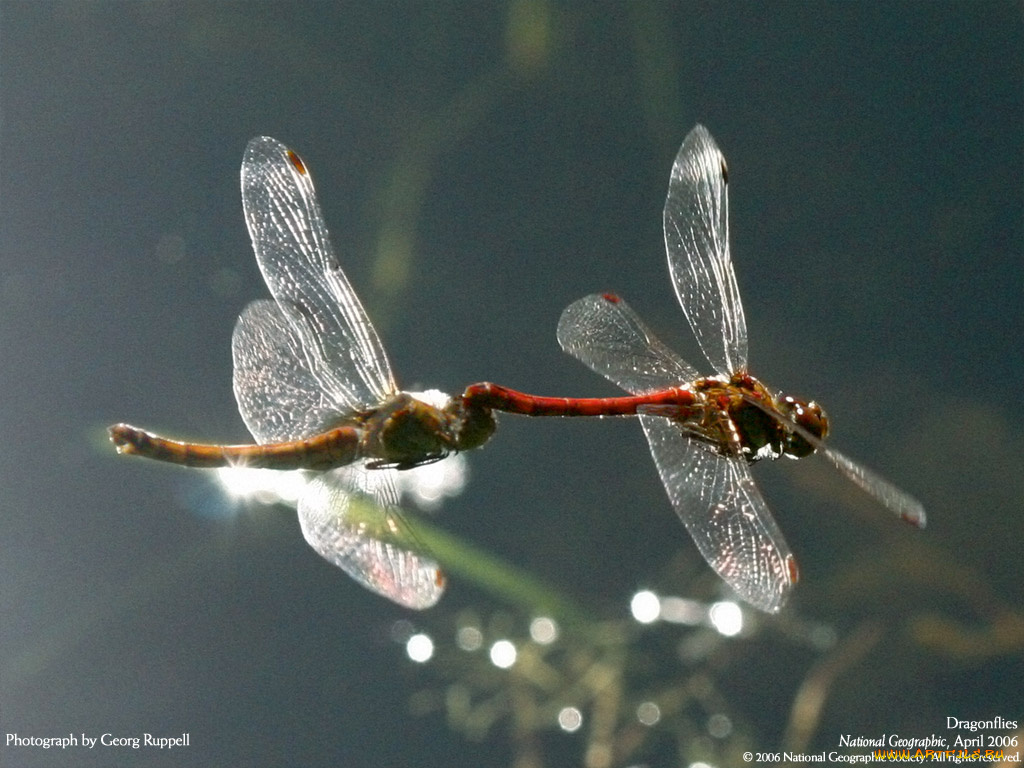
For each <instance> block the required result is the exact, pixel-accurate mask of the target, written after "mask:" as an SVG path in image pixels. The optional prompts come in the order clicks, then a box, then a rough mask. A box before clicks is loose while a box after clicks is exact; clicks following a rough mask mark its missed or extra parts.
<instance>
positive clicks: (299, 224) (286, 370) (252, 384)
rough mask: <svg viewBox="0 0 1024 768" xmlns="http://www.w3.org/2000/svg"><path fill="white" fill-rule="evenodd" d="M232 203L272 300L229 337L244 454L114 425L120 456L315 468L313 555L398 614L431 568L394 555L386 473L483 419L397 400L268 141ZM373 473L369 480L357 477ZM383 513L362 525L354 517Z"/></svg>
mask: <svg viewBox="0 0 1024 768" xmlns="http://www.w3.org/2000/svg"><path fill="white" fill-rule="evenodd" d="M242 207H243V210H244V212H245V221H246V224H247V226H248V228H249V235H250V236H251V237H252V244H253V249H254V250H255V252H256V261H257V262H258V263H259V266H260V271H261V272H262V273H263V277H264V280H265V281H266V283H267V287H268V288H269V289H270V293H271V295H272V296H273V297H274V298H273V300H266V299H262V300H257V301H253V302H252V303H250V304H249V305H248V306H247V307H246V308H245V310H244V311H243V312H242V314H241V316H240V317H239V318H238V322H237V324H236V325H235V331H234V336H233V338H232V352H233V357H234V391H235V398H236V400H237V401H238V409H239V411H240V412H241V414H242V418H243V420H244V421H245V424H246V426H247V427H248V428H249V431H250V432H251V433H252V434H253V436H254V437H255V438H256V441H257V443H258V444H257V445H234V446H225V445H207V444H198V443H184V442H178V441H174V440H168V439H166V438H162V437H159V436H157V435H153V434H150V433H148V432H144V431H142V430H140V429H137V428H135V427H132V426H129V425H127V424H117V425H115V426H113V427H111V428H110V437H111V440H112V441H113V442H114V445H115V446H116V447H117V450H118V452H119V453H127V454H135V455H139V456H145V457H148V458H151V459H158V460H161V461H168V462H172V463H176V464H184V465H187V466H193V467H220V466H245V467H262V468H269V469H310V470H321V471H323V474H320V475H318V476H317V477H316V478H314V479H313V480H311V481H310V482H309V483H308V485H307V486H306V489H305V491H304V492H303V494H302V495H301V497H300V499H299V504H298V511H299V521H300V523H301V525H302V532H303V534H304V535H305V537H306V540H307V541H308V542H309V544H310V545H311V546H312V547H313V549H315V550H316V551H317V552H318V553H319V554H320V555H321V556H323V557H324V558H325V559H327V560H328V561H330V562H332V563H334V564H335V565H337V566H339V567H341V568H342V569H343V570H344V571H345V572H346V573H348V574H349V575H350V576H352V577H353V578H354V579H356V580H357V581H359V582H360V583H361V584H363V585H364V586H366V587H368V588H369V589H371V590H373V591H375V592H378V593H380V594H382V595H384V596H385V597H388V598H390V599H392V600H394V601H395V602H397V603H400V604H401V605H405V606H408V607H410V608H426V607H429V606H431V605H433V604H434V603H435V602H437V600H438V598H439V597H440V596H441V593H442V591H443V582H444V579H443V576H442V575H441V572H440V570H439V568H438V565H437V563H436V562H434V561H433V560H431V559H429V558H427V557H423V556H421V555H418V554H416V553H414V552H412V551H409V550H407V549H405V548H404V547H403V546H401V543H402V537H401V536H400V535H398V534H399V531H398V529H397V521H398V520H399V519H400V516H399V515H398V511H397V504H398V493H397V491H396V486H395V471H396V470H398V469H408V468H411V467H414V466H418V465H420V464H425V463H429V462H432V461H437V460H439V459H442V458H444V457H445V456H447V455H448V454H450V453H453V452H455V451H462V450H468V449H470V448H475V447H477V446H479V445H482V444H483V443H484V442H486V441H487V439H488V438H489V437H490V436H491V434H492V433H493V431H494V428H495V422H494V417H493V415H492V414H491V412H490V411H489V410H487V409H485V408H482V407H479V406H477V405H475V404H469V403H466V401H464V400H463V399H462V398H449V399H448V401H447V403H445V404H443V405H442V406H441V407H436V406H435V405H431V404H429V403H427V402H425V401H423V400H421V399H418V398H417V397H414V396H413V395H411V394H409V393H406V392H401V391H399V389H398V386H397V384H396V383H395V379H394V376H393V375H392V373H391V366H390V365H389V364H388V359H387V355H386V354H385V352H384V347H383V345H382V344H381V341H380V338H379V337H378V336H377V332H376V331H375V330H374V328H373V325H372V324H371V323H370V320H369V318H368V317H367V315H366V312H365V311H364V310H363V307H362V305H361V304H360V302H359V299H358V298H357V296H356V294H355V291H353V290H352V286H351V285H350V284H349V282H348V280H347V279H346V277H345V275H344V273H343V272H342V270H341V267H340V266H339V264H338V260H337V257H336V256H335V253H334V249H333V248H332V246H331V243H330V239H329V237H328V234H327V228H326V226H325V224H324V220H323V214H322V213H321V211H320V204H319V203H318V201H317V197H316V191H315V189H314V187H313V181H312V179H311V178H310V174H309V170H308V169H307V168H306V165H305V163H303V161H302V159H301V158H300V157H299V156H298V155H297V154H296V153H295V152H293V151H292V150H290V149H288V148H287V147H285V146H284V145H283V144H281V143H280V142H278V141H276V140H275V139H272V138H269V137H266V136H263V137H259V138H255V139H253V140H252V141H250V142H249V145H248V147H247V148H246V151H245V157H244V159H243V160H242ZM371 469H374V470H378V471H373V472H371V471H368V470H371ZM361 501H370V502H372V504H374V505H376V507H379V508H380V509H382V510H383V513H384V514H383V515H382V516H378V518H379V520H380V521H381V522H380V523H379V524H373V523H372V522H371V521H370V519H368V518H367V516H365V515H363V514H361V513H360V512H359V510H357V507H359V506H360V504H361Z"/></svg>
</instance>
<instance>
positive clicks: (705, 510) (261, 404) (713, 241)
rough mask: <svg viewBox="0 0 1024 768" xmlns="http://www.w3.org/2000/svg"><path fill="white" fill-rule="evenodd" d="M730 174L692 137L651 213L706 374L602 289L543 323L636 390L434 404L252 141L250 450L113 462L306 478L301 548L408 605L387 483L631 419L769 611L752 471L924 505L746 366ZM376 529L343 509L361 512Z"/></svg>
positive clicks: (414, 574)
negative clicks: (404, 372)
mask: <svg viewBox="0 0 1024 768" xmlns="http://www.w3.org/2000/svg"><path fill="white" fill-rule="evenodd" d="M727 185H728V171H727V169H726V164H725V158H724V157H723V156H722V153H721V151H720V150H719V149H718V147H717V145H716V144H715V142H714V139H712V137H711V134H710V133H708V131H707V130H706V129H705V128H704V127H703V126H699V125H698V126H697V127H696V128H694V129H693V131H691V132H690V134H689V135H688V136H687V137H686V140H685V141H684V142H683V145H682V147H681V148H680V150H679V153H678V155H677V156H676V160H675V163H674V165H673V168H672V175H671V180H670V183H669V190H668V198H667V200H666V203H665V210H664V228H665V244H666V249H667V253H668V264H669V271H670V274H671V277H672V283H673V286H674V288H675V291H676V296H677V298H678V300H679V303H680V305H681V306H682V308H683V312H684V314H685V315H686V318H687V320H688V321H689V324H690V328H691V329H692V330H693V333H694V335H695V336H696V337H697V341H698V342H699V344H700V347H701V350H702V351H703V352H704V355H705V356H706V357H707V359H708V361H709V362H710V363H711V366H712V368H713V369H714V371H715V374H714V375H712V376H703V377H702V376H701V375H700V373H699V372H698V371H697V369H696V368H694V367H693V366H691V365H690V364H688V363H687V362H685V361H684V360H683V359H682V358H681V357H679V355H677V354H676V353H675V352H673V351H672V350H670V349H669V348H668V347H666V346H665V345H664V344H663V343H662V342H660V341H659V340H658V339H657V338H656V337H655V336H654V334H652V333H651V331H650V330H649V329H648V328H647V327H646V326H645V325H644V324H643V322H642V321H641V320H640V318H639V317H638V316H637V315H636V314H635V313H634V312H633V310H632V309H630V308H629V306H628V305H627V304H626V303H625V301H623V300H622V299H620V298H619V297H617V296H615V295H613V294H607V293H606V294H598V295H592V296H587V297H586V298H583V299H581V300H579V301H577V302H575V303H574V304H572V305H570V306H569V307H568V308H567V309H566V310H565V312H564V313H563V314H562V317H561V320H560V321H559V324H558V341H559V343H560V344H561V346H562V349H564V350H565V351H566V352H568V353H569V354H571V355H573V356H574V357H576V358H577V359H579V360H580V361H581V362H583V363H584V364H586V365H587V366H589V367H590V368H591V369H593V370H594V371H596V372H597V373H599V374H601V375H602V376H605V377H606V378H608V379H609V380H611V381H612V382H614V383H615V384H617V385H619V386H620V387H622V388H623V389H625V390H626V391H627V392H630V393H631V394H630V395H629V396H623V397H611V398H552V397H537V396H533V395H526V394H523V393H521V392H517V391H515V390H511V389H508V388H505V387H501V386H498V385H495V384H490V383H482V384H474V385H471V386H469V387H468V388H467V389H466V390H465V391H464V393H463V394H462V395H461V396H455V397H450V398H448V399H447V401H446V402H444V403H443V404H441V405H434V404H429V403H427V402H425V401H424V400H421V399H418V398H417V397H415V396H413V395H411V394H409V393H405V392H402V391H400V390H399V389H398V386H397V384H396V383H395V379H394V376H393V375H392V372H391V367H390V365H389V363H388V359H387V356H386V354H385V352H384V348H383V346H382V344H381V341H380V338H379V337H378V336H377V333H376V331H375V330H374V328H373V325H372V324H371V323H370V320H369V318H368V317H367V315H366V312H365V311H364V309H363V307H362V305H361V304H360V302H359V299H358V298H357V297H356V294H355V292H354V291H353V290H352V286H351V285H350V284H349V282H348V280H347V279H346V278H345V275H344V273H343V272H342V270H341V267H340V265H339V264H338V261H337V258H336V256H335V253H334V250H333V248H332V246H331V243H330V241H329V238H328V234H327V229H326V226H325V225H324V221H323V215H322V213H321V211H320V206H319V203H318V202H317V198H316V192H315V190H314V188H313V183H312V180H311V178H310V174H309V171H308V169H307V167H306V165H305V164H304V163H303V161H302V160H301V159H300V158H299V156H298V155H297V154H296V153H295V152H293V151H292V150H290V149H288V148H287V147H285V146H284V145H282V144H281V143H279V142H278V141H276V140H274V139H271V138H268V137H260V138H256V139H253V140H252V141H251V142H249V146H248V148H247V149H246V153H245V158H244V159H243V161H242V202H243V208H244V212H245V219H246V223H247V225H248V228H249V234H250V235H251V237H252V241H253V248H254V250H255V252H256V259H257V262H258V263H259V266H260V270H261V271H262V273H263V277H264V279H265V280H266V283H267V287H268V288H269V289H270V293H271V295H272V296H273V300H272V301H271V300H258V301H254V302H252V303H251V304H249V306H248V307H246V308H245V310H244V311H243V312H242V315H241V316H240V317H239V319H238V323H237V325H236V326H235V331H234V337H233V342H232V346H233V355H234V391H235V397H236V399H237V401H238V407H239V410H240V411H241V414H242V418H243V419H244V421H245V423H246V426H248V428H249V431H250V432H251V433H252V434H253V436H254V437H255V438H256V441H257V444H256V445H242V446H222V445H203V444H194V443H183V442H177V441H172V440H167V439H165V438H162V437H158V436H156V435H152V434H149V433H147V432H144V431H142V430H140V429H137V428H135V427H131V426H128V425H125V424H118V425H116V426H113V427H111V428H110V435H111V439H112V440H113V442H114V444H115V445H116V447H117V450H118V451H119V452H121V453H128V454H137V455H141V456H146V457H149V458H153V459H159V460H163V461H169V462H173V463H177V464H184V465H187V466H198V467H215V466H230V465H238V466H247V467H266V468H274V469H309V470H319V471H320V474H318V475H317V476H316V477H315V478H314V479H313V480H311V481H310V482H309V483H308V484H307V486H306V489H305V490H304V492H303V493H302V495H301V497H300V499H299V503H298V511H299V519H300V523H301V525H302V530H303V534H304V535H305V537H306V540H307V541H308V542H309V543H310V545H311V546H312V547H313V548H314V549H315V550H316V551H317V552H318V553H319V554H320V555H322V556H323V557H324V558H326V559H327V560H328V561H330V562H332V563H334V564H335V565H338V566H339V567H341V568H342V569H344V570H345V571H346V572H347V573H348V574H349V575H350V576H352V577H353V578H355V579H356V580H357V581H359V582H360V583H362V584H363V585H364V586H366V587H368V588H370V589H372V590H374V591H376V592H378V593H379V594H381V595H384V596H385V597H388V598H390V599H391V600H394V601H395V602H397V603H399V604H401V605H405V606H407V607H410V608H426V607H429V606H431V605H433V604H434V603H435V602H436V601H437V600H438V599H439V597H440V595H441V593H442V591H443V588H444V578H443V576H442V573H441V570H440V569H439V567H438V565H437V563H436V562H435V561H434V560H432V559H431V558H430V557H429V556H427V555H425V554H422V553H418V552H415V551H413V549H411V548H410V547H409V543H408V541H407V540H406V539H403V538H402V537H401V536H399V535H397V533H398V531H397V527H396V526H398V525H399V521H400V520H401V516H400V514H399V513H398V509H397V504H398V495H397V491H396V486H395V473H396V472H398V471H400V470H403V469H408V468H411V467H415V466H418V465H421V464H424V463H428V462H433V461H437V460H439V459H442V458H444V457H445V456H447V455H449V454H452V453H455V452H458V451H465V450H470V449H472V448H476V447H479V446H481V445H483V444H484V443H485V442H486V441H487V440H488V439H489V438H490V437H491V435H492V434H493V432H494V430H495V419H494V415H493V411H505V412H509V413H516V414H521V415H527V416H625V415H635V416H637V417H638V418H639V421H640V423H641V426H642V427H643V429H644V432H645V434H646V436H647V440H648V442H649V444H650V449H651V454H652V456H653V458H654V461H655V464H656V465H657V469H658V473H659V475H660V477H661V480H662V482H663V484H664V486H665V489H666V491H667V492H668V496H669V499H670V501H671V504H672V506H673V508H674V509H675V511H676V513H677V514H678V515H679V517H680V519H681V520H682V521H683V524H684V525H685V526H686V529H687V530H688V532H689V533H690V536H691V537H692V538H693V540H694V543H695V544H696V545H697V548H698V550H699V551H700V553H701V554H702V555H703V556H704V558H705V560H706V561H707V562H708V564H709V565H711V567H712V568H713V569H714V570H715V571H716V572H717V573H718V574H719V575H720V576H721V577H722V579H724V580H725V581H726V583H728V584H729V585H730V586H731V587H732V588H733V589H734V590H735V591H736V592H737V593H738V594H739V596H740V597H742V598H743V599H744V600H746V601H747V602H748V603H750V604H751V605H753V606H755V607H756V608H759V609H761V610H763V611H767V612H770V613H774V612H777V611H778V610H779V609H780V608H781V607H782V605H783V604H784V602H785V600H786V598H787V597H788V595H789V592H790V590H791V589H792V587H793V585H794V584H796V582H797V580H798V569H797V565H796V560H795V558H794V557H793V555H792V553H791V552H790V549H789V547H788V545H787V544H786V541H785V539H784V538H783V536H782V533H781V531H780V530H779V528H778V526H777V525H776V523H775V521H774V519H773V518H772V515H771V512H769V510H768V506H767V504H766V503H765V501H764V499H763V497H762V496H761V493H760V492H759V491H758V489H757V486H756V485H755V484H754V481H753V478H752V476H751V471H750V468H751V465H752V464H753V463H754V462H756V461H758V460H760V459H763V458H779V457H781V456H788V457H790V458H800V457H804V456H808V455H810V454H812V453H816V452H817V453H821V454H823V455H825V456H826V457H827V458H828V459H829V460H830V461H831V462H832V463H833V464H834V465H835V466H836V467H837V468H838V469H839V470H840V472H842V473H843V474H844V475H845V476H846V477H847V478H849V479H850V480H851V481H853V482H854V483H855V484H856V485H858V486H859V487H860V488H861V489H863V490H864V491H865V492H867V493H868V494H869V495H870V496H872V497H873V498H874V499H875V500H876V501H878V502H879V503H880V504H881V505H882V506H884V507H886V508H888V509H889V510H891V511H892V512H894V513H895V514H896V515H898V516H899V517H901V518H902V519H903V520H905V521H907V522H909V523H911V524H913V525H916V526H919V527H924V524H925V512H924V509H923V507H922V506H921V504H920V503H919V502H918V501H917V500H915V499H914V498H912V497H911V496H909V495H908V494H906V493H904V492H903V491H901V490H899V489H898V488H896V487H895V486H893V485H892V484H890V483H889V482H888V481H886V480H884V479H882V478H881V477H879V476H878V475H876V474H874V473H873V472H871V471H870V470H868V469H866V468H865V467H863V466H861V465H859V464H857V463H855V462H853V461H852V460H850V459H849V458H847V457H846V456H844V455H842V454H841V453H839V452H837V451H835V450H834V449H832V448H831V447H828V446H826V445H824V443H823V440H824V439H825V437H826V435H827V433H828V419H827V417H826V415H825V413H824V411H823V410H822V409H821V407H820V406H818V405H817V404H816V403H814V402H805V401H802V400H798V399H796V398H793V397H790V396H787V395H782V394H776V393H773V392H772V391H771V390H769V389H768V388H767V387H765V386H764V385H763V384H762V383H761V382H760V381H758V380H757V379H755V378H754V377H753V376H752V375H751V374H750V373H749V371H748V369H747V328H746V321H745V319H744V315H743V306H742V303H741V301H740V295H739V290H738V287H737V283H736V276H735V273H734V270H733V265H732V260H731V258H730V255H729V243H728V194H727ZM360 498H363V499H369V500H370V501H371V502H372V503H373V504H375V505H376V506H378V507H380V508H382V509H383V510H384V513H385V514H384V516H383V518H382V519H383V520H385V521H386V522H385V523H384V524H382V525H378V526H373V525H368V524H367V523H366V521H365V519H363V518H359V516H357V515H355V514H352V509H353V505H354V504H355V503H357V500H358V499H360Z"/></svg>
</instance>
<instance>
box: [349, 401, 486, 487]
mask: <svg viewBox="0 0 1024 768" xmlns="http://www.w3.org/2000/svg"><path fill="white" fill-rule="evenodd" d="M360 421H361V423H362V426H363V427H364V429H363V441H362V446H361V449H362V455H363V456H364V457H365V458H368V459H370V460H371V462H370V464H369V465H368V466H370V467H371V468H382V467H395V468H397V469H409V468H412V467H416V466H419V465H421V464H429V463H431V462H434V461H438V460H440V459H443V458H444V457H445V456H448V455H449V454H451V453H454V452H456V451H465V450H469V449H471V448H477V447H479V446H481V445H483V444H484V443H485V442H487V440H488V439H489V438H490V437H491V435H492V434H493V433H494V429H495V426H496V424H495V420H494V415H493V414H492V413H491V411H490V409H488V408H481V407H473V406H466V405H465V404H463V402H462V399H461V398H451V399H449V401H448V402H447V403H446V404H445V405H444V407H443V408H438V407H437V406H435V405H432V404H430V403H428V402H425V401H424V400H421V399H420V398H418V397H416V396H414V395H411V394H409V393H407V392H400V393H398V394H397V395H394V396H393V397H391V398H389V399H388V400H387V401H385V402H384V404H383V405H381V406H380V407H379V408H375V409H373V410H372V411H369V412H367V413H366V414H365V415H363V416H362V418H361V419H360Z"/></svg>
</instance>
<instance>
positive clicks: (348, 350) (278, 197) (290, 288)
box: [242, 136, 397, 412]
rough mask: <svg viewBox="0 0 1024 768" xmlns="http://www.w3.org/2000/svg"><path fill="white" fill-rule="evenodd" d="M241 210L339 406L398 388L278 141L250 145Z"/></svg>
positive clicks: (306, 181) (297, 165) (303, 182)
mask: <svg viewBox="0 0 1024 768" xmlns="http://www.w3.org/2000/svg"><path fill="white" fill-rule="evenodd" d="M242 207H243V209H244V211H245V221H246V225H247V226H248V228H249V235H250V237H251V238H252V245H253V249H254V250H255V252H256V261H257V262H258V263H259V266H260V271H261V272H262V273H263V278H264V280H266V283H267V287H268V288H269V289H270V293H271V295H273V297H274V298H275V299H276V300H277V303H278V306H279V307H280V309H281V312H282V314H283V315H284V316H285V317H286V318H287V319H288V321H289V322H290V323H291V325H292V327H293V328H294V330H295V336H296V337H297V338H298V339H299V340H300V343H301V346H302V348H303V355H304V359H305V361H306V367H307V369H308V372H309V374H310V375H311V376H312V378H313V379H314V380H315V381H316V382H317V383H318V385H319V386H320V388H321V389H322V390H323V391H324V393H325V395H326V396H327V397H328V398H330V399H331V400H332V401H333V402H334V404H335V407H336V409H337V410H338V411H341V412H346V411H348V410H351V409H354V408H357V407H361V406H368V405H370V406H372V405H377V404H379V403H380V402H382V401H383V400H385V399H386V398H387V396H388V395H391V394H393V393H394V392H396V391H397V387H396V385H395V380H394V377H393V376H392V374H391V366H390V365H389V363H388V359H387V355H386V354H385V352H384V347H383V345H382V344H381V341H380V338H379V337H378V336H377V332H376V331H375V330H374V328H373V325H372V324H371V323H370V320H369V318H368V317H367V315H366V312H365V311H364V310H363V307H362V304H360V302H359V298H358V297H357V296H356V294H355V291H353V290H352V286H351V285H350V284H349V282H348V279H347V278H346V277H345V274H344V272H342V270H341V267H340V265H339V264H338V260H337V257H336V256H335V253H334V248H333V247H332V246H331V242H330V239H329V237H328V234H327V227H326V226H325V224H324V219H323V214H322V213H321V211H320V204H319V203H318V202H317V197H316V190H315V189H314V188H313V181H312V179H311V177H310V175H309V171H308V169H307V168H306V166H305V164H304V163H303V162H302V160H301V159H300V158H299V156H298V155H296V154H295V153H294V152H292V151H291V150H289V149H288V148H287V147H286V146H284V145H283V144H281V143H280V142H279V141H277V140H275V139H272V138H270V137H268V136H261V137H258V138H255V139H253V140H252V141H250V142H249V145H248V146H247V147H246V150H245V157H244V159H243V160H242Z"/></svg>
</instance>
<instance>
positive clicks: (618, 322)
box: [558, 293, 699, 395]
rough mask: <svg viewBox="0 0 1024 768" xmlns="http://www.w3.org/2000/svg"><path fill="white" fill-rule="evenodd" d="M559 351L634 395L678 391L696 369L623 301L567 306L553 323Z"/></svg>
mask: <svg viewBox="0 0 1024 768" xmlns="http://www.w3.org/2000/svg"><path fill="white" fill-rule="evenodd" d="M558 343H559V344H560V345H561V347H562V349H563V350H564V351H566V352H568V353H569V354H570V355H572V356H573V357H575V358H576V359H577V360H579V361H580V362H581V363H583V364H584V365H586V366H588V367H589V368H590V369H591V370H593V371H595V372H596V373H599V374H601V375H602V376H604V377H605V378H607V379H609V380H611V381H612V382H614V383H615V384H618V385H619V386H620V387H622V388H623V389H625V390H626V391H627V392H631V393H633V394H634V395H642V394H645V393H647V392H653V391H656V390H660V389H666V388H668V387H684V386H686V385H688V384H689V383H690V382H692V381H694V380H695V379H697V378H698V376H699V374H698V373H697V371H696V370H695V369H694V368H693V367H692V366H691V365H689V364H688V363H687V362H686V361H684V360H683V359H682V358H681V357H679V355H677V354H676V353H675V352H673V351H672V350H671V349H669V348H668V347H666V346H665V345H664V344H662V343H661V341H659V340H658V338H657V337H656V336H655V335H654V334H653V333H651V331H650V329H648V328H647V326H646V325H644V323H643V321H642V320H641V319H640V318H639V317H638V316H637V314H636V312H634V311H633V310H632V309H630V307H629V306H628V305H627V304H626V302H625V301H623V300H622V299H620V298H619V297H618V296H616V295H614V294H611V293H603V294H592V295H590V296H586V297H584V298H582V299H580V300H579V301H576V302H573V303H572V304H570V305H569V306H568V307H567V308H566V309H565V311H564V312H562V317H561V318H560V319H559V321H558Z"/></svg>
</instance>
